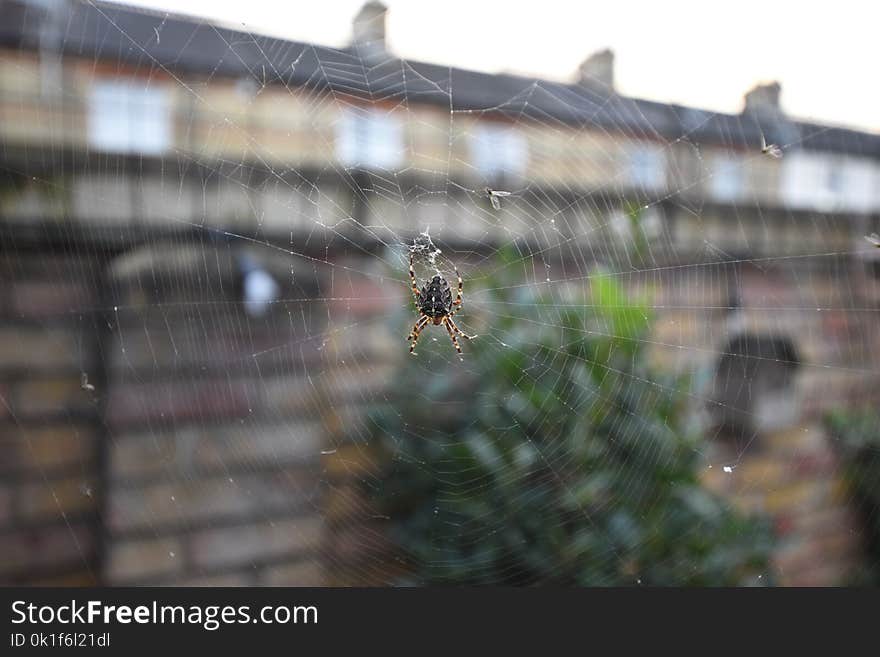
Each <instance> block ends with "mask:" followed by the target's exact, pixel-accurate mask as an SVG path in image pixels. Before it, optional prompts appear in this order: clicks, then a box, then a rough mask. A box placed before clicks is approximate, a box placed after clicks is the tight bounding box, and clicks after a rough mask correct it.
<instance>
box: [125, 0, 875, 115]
mask: <svg viewBox="0 0 880 657" xmlns="http://www.w3.org/2000/svg"><path fill="white" fill-rule="evenodd" d="M384 1H385V4H386V5H387V6H388V8H389V13H388V43H389V47H390V48H391V50H392V51H393V52H394V53H395V54H397V55H398V56H401V57H404V58H409V59H417V60H421V61H428V62H433V63H438V64H444V65H451V66H457V67H461V68H470V69H476V70H482V71H489V72H501V71H503V72H511V73H520V74H525V75H533V76H536V77H541V78H546V79H551V80H568V79H573V76H574V72H575V71H576V70H577V67H578V65H579V64H580V62H581V61H583V59H584V58H586V57H587V56H588V55H589V54H590V53H592V52H595V51H597V50H600V49H603V48H611V49H612V50H614V52H615V57H616V59H615V66H616V68H615V75H616V80H617V88H618V90H619V91H620V92H621V93H623V94H625V95H631V96H637V97H640V98H647V99H651V100H658V101H665V102H676V103H682V104H684V105H691V106H695V107H700V108H703V109H709V110H713V111H721V112H739V111H740V110H741V109H742V96H743V94H744V93H745V92H746V91H747V90H748V89H749V88H751V87H752V86H753V85H754V84H756V83H758V82H769V81H772V80H778V81H779V82H780V83H781V84H782V104H783V108H784V109H785V110H786V112H788V113H789V114H790V115H792V116H795V117H798V118H802V119H815V120H818V121H821V122H824V123H831V124H836V125H845V126H852V127H857V128H862V129H868V130H872V131H875V132H880V82H878V81H880V75H878V74H877V72H876V66H877V64H878V63H880V38H878V37H877V17H878V15H880V11H877V10H876V9H874V10H873V11H872V9H871V3H867V2H864V1H863V0H834V2H825V3H813V2H807V1H804V2H798V3H789V2H772V1H768V0H760V1H759V0H738V1H737V2H726V3H708V2H705V0H675V1H672V2H650V1H647V0H642V1H640V2H634V1H632V0H604V1H603V2H586V1H584V0H540V2H515V1H513V0H504V1H495V0H384ZM126 3H127V4H131V5H139V6H144V7H150V8H152V9H159V10H164V11H170V12H181V11H183V12H185V13H187V14H190V15H194V16H202V17H206V18H209V19H212V20H217V21H222V22H225V23H230V24H232V25H233V26H235V27H238V28H239V29H246V30H247V31H249V32H255V33H264V34H271V35H273V36H280V37H284V38H288V39H292V40H296V41H305V42H309V43H315V44H320V45H327V46H331V47H333V46H335V47H341V46H344V45H346V44H347V43H348V41H349V38H350V35H351V21H352V18H353V17H354V15H355V14H356V13H357V11H358V9H359V8H360V6H361V5H362V4H363V0H317V1H315V0H312V1H311V2H300V1H296V0H274V1H273V0H248V1H247V2H240V1H235V2H231V1H226V0H187V1H186V2H185V3H181V2H180V0H126Z"/></svg>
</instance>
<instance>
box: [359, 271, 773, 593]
mask: <svg viewBox="0 0 880 657" xmlns="http://www.w3.org/2000/svg"><path fill="white" fill-rule="evenodd" d="M517 263H518V260H517V259H516V258H515V257H513V256H512V255H511V254H507V255H506V256H503V257H502V263H501V266H500V267H498V270H499V271H500V272H501V275H497V276H495V277H494V278H492V279H485V278H484V279H480V280H481V282H484V283H485V285H484V291H483V292H481V293H480V294H481V297H480V298H481V300H486V301H487V303H485V304H481V305H482V307H485V308H490V309H493V311H495V312H492V314H491V316H490V318H491V324H488V323H487V324H485V328H486V330H485V331H484V332H483V333H484V335H482V336H481V337H480V338H479V339H478V340H476V341H473V342H471V343H469V344H468V345H467V346H468V347H469V349H468V350H467V354H466V364H465V365H461V364H460V363H459V362H458V361H456V360H454V359H450V358H449V357H448V354H443V353H441V352H439V351H437V353H436V356H435V358H434V359H433V360H430V362H429V363H423V364H421V367H420V366H417V364H415V363H413V362H411V361H407V362H406V363H404V365H403V367H402V368H401V371H400V372H399V376H397V377H396V380H397V384H396V386H395V389H394V391H392V393H391V394H390V395H389V398H388V399H389V401H388V403H387V404H385V405H383V406H381V407H379V408H376V409H374V411H373V413H372V426H373V427H374V438H375V442H376V445H377V447H378V449H379V450H380V452H381V453H382V456H383V458H382V460H381V462H382V463H383V464H384V465H383V467H382V470H381V472H380V473H379V476H378V477H377V478H375V479H371V480H370V481H369V483H368V490H369V494H370V497H371V499H372V501H373V503H374V504H375V505H377V506H378V507H379V509H380V510H381V513H383V514H384V515H387V516H388V517H389V519H390V520H389V521H388V522H389V523H390V533H391V537H392V538H393V540H394V541H395V542H396V544H397V545H398V547H399V548H400V549H401V550H402V552H403V553H405V555H406V556H407V563H408V564H409V573H410V575H409V579H408V580H407V581H409V582H413V583H419V584H431V583H462V584H464V583H467V584H510V585H531V584H558V585H626V584H633V585H635V584H637V583H642V584H645V585H738V584H747V583H752V584H759V583H765V584H766V583H768V579H769V577H768V575H767V574H766V573H767V571H766V568H767V561H768V555H769V550H770V547H771V531H770V529H769V526H768V524H767V522H765V521H764V520H762V519H756V518H747V517H744V516H742V515H740V514H738V513H737V512H735V511H733V510H732V509H730V508H729V507H728V506H727V505H726V504H725V503H724V502H723V501H722V500H721V499H720V498H719V497H717V496H716V495H713V494H712V493H710V492H709V491H707V490H706V489H704V488H703V487H702V486H701V485H700V483H699V481H698V477H697V468H698V466H699V452H698V451H697V450H698V448H699V438H698V437H696V436H694V435H691V434H690V432H688V431H687V430H686V429H685V424H686V419H687V413H688V410H687V401H688V397H687V394H686V389H687V382H686V381H685V380H682V379H678V378H674V377H672V376H671V375H668V374H662V373H659V372H655V371H652V370H651V369H650V367H649V365H648V362H647V358H646V342H645V340H644V338H645V337H646V334H647V332H648V330H649V328H650V323H651V319H650V312H649V308H648V307H647V305H646V304H641V303H637V302H634V301H633V300H631V299H629V298H628V297H627V295H626V293H625V291H624V290H623V288H622V287H621V286H620V285H619V284H618V283H617V282H616V280H615V278H614V277H613V276H610V275H603V274H601V273H597V274H596V275H595V276H592V277H590V278H589V279H588V280H587V281H586V282H585V286H586V289H587V290H588V292H589V299H588V301H589V303H579V304H578V303H574V302H572V303H571V304H560V302H559V298H558V297H559V294H557V295H556V298H555V299H550V298H549V297H547V296H546V295H543V296H542V295H540V294H537V293H535V292H534V290H535V289H536V286H532V285H522V284H521V281H522V277H521V276H520V277H518V278H517V277H515V276H510V275H508V276H506V277H505V276H504V273H505V272H507V273H511V272H514V271H515V268H516V267H517V266H518V265H517ZM520 266H521V265H520ZM471 294H473V292H471ZM581 294H583V291H581ZM484 295H490V296H489V297H488V299H487V298H486V296H484ZM551 301H552V303H551ZM467 302H468V299H467V297H466V298H465V305H466V306H467ZM474 307H475V306H471V307H470V310H468V311H467V312H469V313H470V315H469V317H473V313H474ZM423 340H424V338H423ZM443 346H444V347H446V346H448V345H445V344H444V345H443ZM420 351H426V352H427V351H431V350H430V349H429V348H423V347H421V346H420ZM421 357H425V358H428V359H430V354H425V355H424V356H420V358H421ZM426 369H429V370H430V372H431V374H430V376H428V375H426V371H425V370H426ZM759 574H763V575H764V576H763V577H761V578H759V577H758V575H759Z"/></svg>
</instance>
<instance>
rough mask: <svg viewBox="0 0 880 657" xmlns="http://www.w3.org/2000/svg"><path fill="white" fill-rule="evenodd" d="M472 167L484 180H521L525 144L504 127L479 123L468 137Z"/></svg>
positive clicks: (525, 157) (524, 161) (519, 137)
mask: <svg viewBox="0 0 880 657" xmlns="http://www.w3.org/2000/svg"><path fill="white" fill-rule="evenodd" d="M470 148H471V158H472V160H473V164H474V167H476V169H477V170H478V171H479V172H480V173H481V174H482V175H483V176H485V177H486V178H488V179H496V180H497V179H499V178H516V177H519V176H522V175H523V174H524V173H525V171H526V166H527V165H528V156H529V149H528V142H527V141H526V139H525V137H524V136H523V135H522V134H521V133H520V132H519V130H517V129H516V128H513V127H511V126H508V125H503V124H497V123H489V122H485V123H479V124H477V126H476V127H475V128H474V130H473V132H471V135H470Z"/></svg>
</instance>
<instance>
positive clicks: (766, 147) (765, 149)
mask: <svg viewBox="0 0 880 657" xmlns="http://www.w3.org/2000/svg"><path fill="white" fill-rule="evenodd" d="M761 152H762V153H763V154H764V155H769V156H770V157H775V158H777V159H778V158H780V157H782V149H781V148H779V146H777V145H776V144H768V143H767V139H766V138H765V137H764V133H761Z"/></svg>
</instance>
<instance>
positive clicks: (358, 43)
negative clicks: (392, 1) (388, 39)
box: [351, 0, 388, 60]
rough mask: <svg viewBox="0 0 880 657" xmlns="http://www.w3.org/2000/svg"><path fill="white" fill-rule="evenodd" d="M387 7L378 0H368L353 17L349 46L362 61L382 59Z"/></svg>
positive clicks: (384, 51) (385, 51) (384, 52)
mask: <svg viewBox="0 0 880 657" xmlns="http://www.w3.org/2000/svg"><path fill="white" fill-rule="evenodd" d="M387 15H388V7H386V6H385V5H383V4H382V3H381V2H379V1H378V0H369V2H366V3H365V4H364V6H363V7H361V9H360V11H359V12H358V13H357V15H356V16H355V17H354V21H353V23H352V42H351V45H352V47H353V48H354V50H355V51H356V52H357V54H358V55H360V56H361V57H363V58H364V59H373V60H375V59H382V58H384V57H385V56H386V55H387V50H386V47H385V19H386V17H387Z"/></svg>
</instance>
